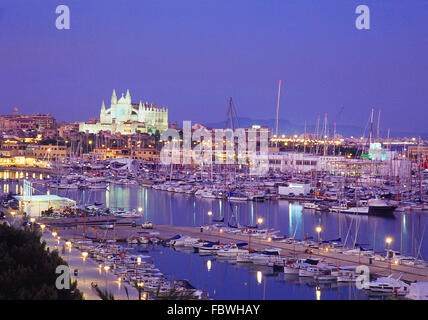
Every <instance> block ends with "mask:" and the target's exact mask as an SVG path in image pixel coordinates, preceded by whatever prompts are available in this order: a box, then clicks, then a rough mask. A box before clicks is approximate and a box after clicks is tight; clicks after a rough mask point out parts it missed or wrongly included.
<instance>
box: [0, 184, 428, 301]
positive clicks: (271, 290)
mask: <svg viewBox="0 0 428 320" xmlns="http://www.w3.org/2000/svg"><path fill="white" fill-rule="evenodd" d="M1 188H2V191H3V192H9V191H11V192H14V193H20V192H21V184H20V183H16V182H3V183H2V186H1ZM34 193H39V194H40V193H50V194H58V195H61V196H65V197H69V198H71V199H74V200H77V202H78V203H86V204H93V203H94V202H97V203H105V204H106V207H108V208H110V209H116V208H121V209H124V210H132V209H137V208H142V212H143V216H144V217H143V220H146V221H151V222H153V223H154V224H169V225H175V226H201V225H204V224H210V223H211V222H212V219H219V218H221V217H224V218H225V222H226V223H227V222H228V221H229V222H230V223H231V224H236V220H237V219H238V221H239V223H240V224H242V225H254V224H256V221H257V219H258V218H263V225H262V227H268V228H273V229H276V230H279V233H277V234H278V235H286V236H293V235H294V234H295V237H296V238H297V239H302V238H304V237H313V238H314V239H316V238H317V237H318V235H317V233H316V231H315V228H316V227H317V226H321V227H322V232H321V233H320V237H321V239H324V240H331V239H337V238H339V237H340V238H342V240H343V241H345V239H346V241H347V242H346V245H347V246H349V247H352V246H353V245H354V244H355V245H362V246H364V247H365V248H369V249H374V250H375V251H383V250H385V249H386V246H387V245H386V243H385V238H386V237H387V236H388V237H392V239H393V242H392V243H391V244H390V248H391V249H395V250H398V251H401V252H402V254H404V255H412V256H417V255H418V253H419V258H422V259H424V260H426V258H428V240H427V239H426V237H425V236H424V235H425V228H426V225H427V221H428V219H427V213H426V212H423V211H415V212H404V213H401V212H400V213H399V212H397V213H395V216H394V218H384V217H378V216H363V215H362V216H354V215H347V214H337V213H330V212H316V211H312V210H307V209H303V207H302V205H301V204H299V203H297V202H295V203H293V202H289V201H285V200H278V201H273V200H270V201H264V202H251V201H245V202H229V201H226V200H219V199H203V198H198V197H195V196H194V195H186V194H175V193H170V192H166V191H158V190H154V189H151V188H145V187H140V186H117V185H109V186H108V188H107V190H58V189H55V188H50V189H49V188H45V187H43V186H37V187H36V188H35V192H34ZM209 211H211V212H212V215H211V216H209V215H208V212H209ZM148 249H149V253H148V254H149V255H151V256H152V257H153V258H154V263H155V264H156V266H157V267H158V268H159V269H160V270H161V271H162V272H163V273H164V274H167V275H170V276H171V277H172V278H175V279H188V280H189V281H190V283H191V284H192V285H193V286H195V287H196V288H198V289H204V290H206V291H208V293H209V295H210V297H212V298H215V299H367V298H369V297H368V296H367V293H366V292H364V291H363V290H358V289H356V288H355V285H354V284H343V285H338V284H337V283H326V284H323V285H320V284H319V283H318V284H317V283H315V282H314V281H313V280H307V279H302V278H299V277H285V276H284V274H279V273H273V272H272V270H271V268H268V267H260V266H255V265H241V264H237V263H236V262H233V263H232V262H230V261H226V260H221V259H218V258H213V257H203V256H199V255H198V254H194V253H191V252H184V251H175V250H173V249H171V248H165V247H162V246H154V247H152V246H150V247H148ZM376 298H378V297H376Z"/></svg>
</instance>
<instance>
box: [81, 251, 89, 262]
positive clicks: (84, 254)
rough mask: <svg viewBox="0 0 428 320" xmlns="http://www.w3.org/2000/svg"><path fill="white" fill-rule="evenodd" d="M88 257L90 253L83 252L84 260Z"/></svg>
mask: <svg viewBox="0 0 428 320" xmlns="http://www.w3.org/2000/svg"><path fill="white" fill-rule="evenodd" d="M87 256H88V253H87V252H86V251H83V252H82V257H83V260H85V259H86V257H87Z"/></svg>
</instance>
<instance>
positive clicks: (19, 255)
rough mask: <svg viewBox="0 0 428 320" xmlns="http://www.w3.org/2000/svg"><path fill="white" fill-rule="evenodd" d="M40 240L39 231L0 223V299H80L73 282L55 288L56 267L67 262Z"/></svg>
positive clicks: (79, 293)
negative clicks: (67, 285) (68, 286)
mask: <svg viewBox="0 0 428 320" xmlns="http://www.w3.org/2000/svg"><path fill="white" fill-rule="evenodd" d="M40 239H41V234H40V233H39V232H38V231H30V230H20V229H15V228H12V227H8V226H6V225H0V300H82V299H83V296H82V294H81V292H80V291H79V290H78V289H77V282H76V281H75V282H72V283H71V284H70V289H68V290H67V289H62V290H59V289H57V288H56V286H55V282H56V279H57V277H58V276H59V274H56V273H55V270H56V268H57V267H58V266H59V265H67V263H66V262H65V261H64V260H63V259H62V258H61V257H60V256H59V255H58V251H56V250H54V251H51V252H47V251H46V243H45V242H41V241H40Z"/></svg>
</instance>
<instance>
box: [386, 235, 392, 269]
mask: <svg viewBox="0 0 428 320" xmlns="http://www.w3.org/2000/svg"><path fill="white" fill-rule="evenodd" d="M385 242H386V243H387V245H388V250H387V251H386V255H387V258H388V263H389V272H390V273H391V257H390V255H389V246H390V244H391V242H392V238H391V237H386V239H385Z"/></svg>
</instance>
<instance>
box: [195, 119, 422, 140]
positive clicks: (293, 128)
mask: <svg viewBox="0 0 428 320" xmlns="http://www.w3.org/2000/svg"><path fill="white" fill-rule="evenodd" d="M238 122H239V126H240V127H241V128H246V127H249V126H252V125H260V126H266V127H269V128H270V129H271V130H272V132H273V133H274V132H275V128H276V121H275V120H274V119H267V120H266V119H265V120H260V119H259V120H257V119H251V118H244V117H243V118H238ZM278 122H279V124H278V127H279V129H278V131H279V134H280V135H281V134H285V135H288V136H289V135H295V134H302V133H304V130H305V128H304V125H303V124H295V123H291V122H290V121H288V120H284V119H280V120H279V121H278ZM224 123H225V121H222V122H206V123H202V124H203V125H204V126H207V127H211V128H219V129H222V128H224ZM315 129H316V128H315V124H308V125H307V126H306V132H307V133H308V134H309V133H311V132H312V133H314V132H315ZM319 130H320V134H321V133H322V130H323V122H322V120H321V121H320V128H319ZM328 130H329V132H330V135H332V134H333V126H332V125H331V124H330V125H329V128H328ZM365 131H366V132H365V136H366V137H367V135H368V128H367V129H365ZM336 133H337V134H340V135H342V136H344V137H350V136H354V137H360V136H362V135H363V134H364V128H362V127H358V126H352V125H337V127H336ZM380 135H381V137H386V136H387V133H386V132H381V133H380ZM390 135H391V138H396V137H419V136H420V137H421V138H422V139H428V133H418V132H405V131H400V132H399V131H393V130H391V134H390Z"/></svg>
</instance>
